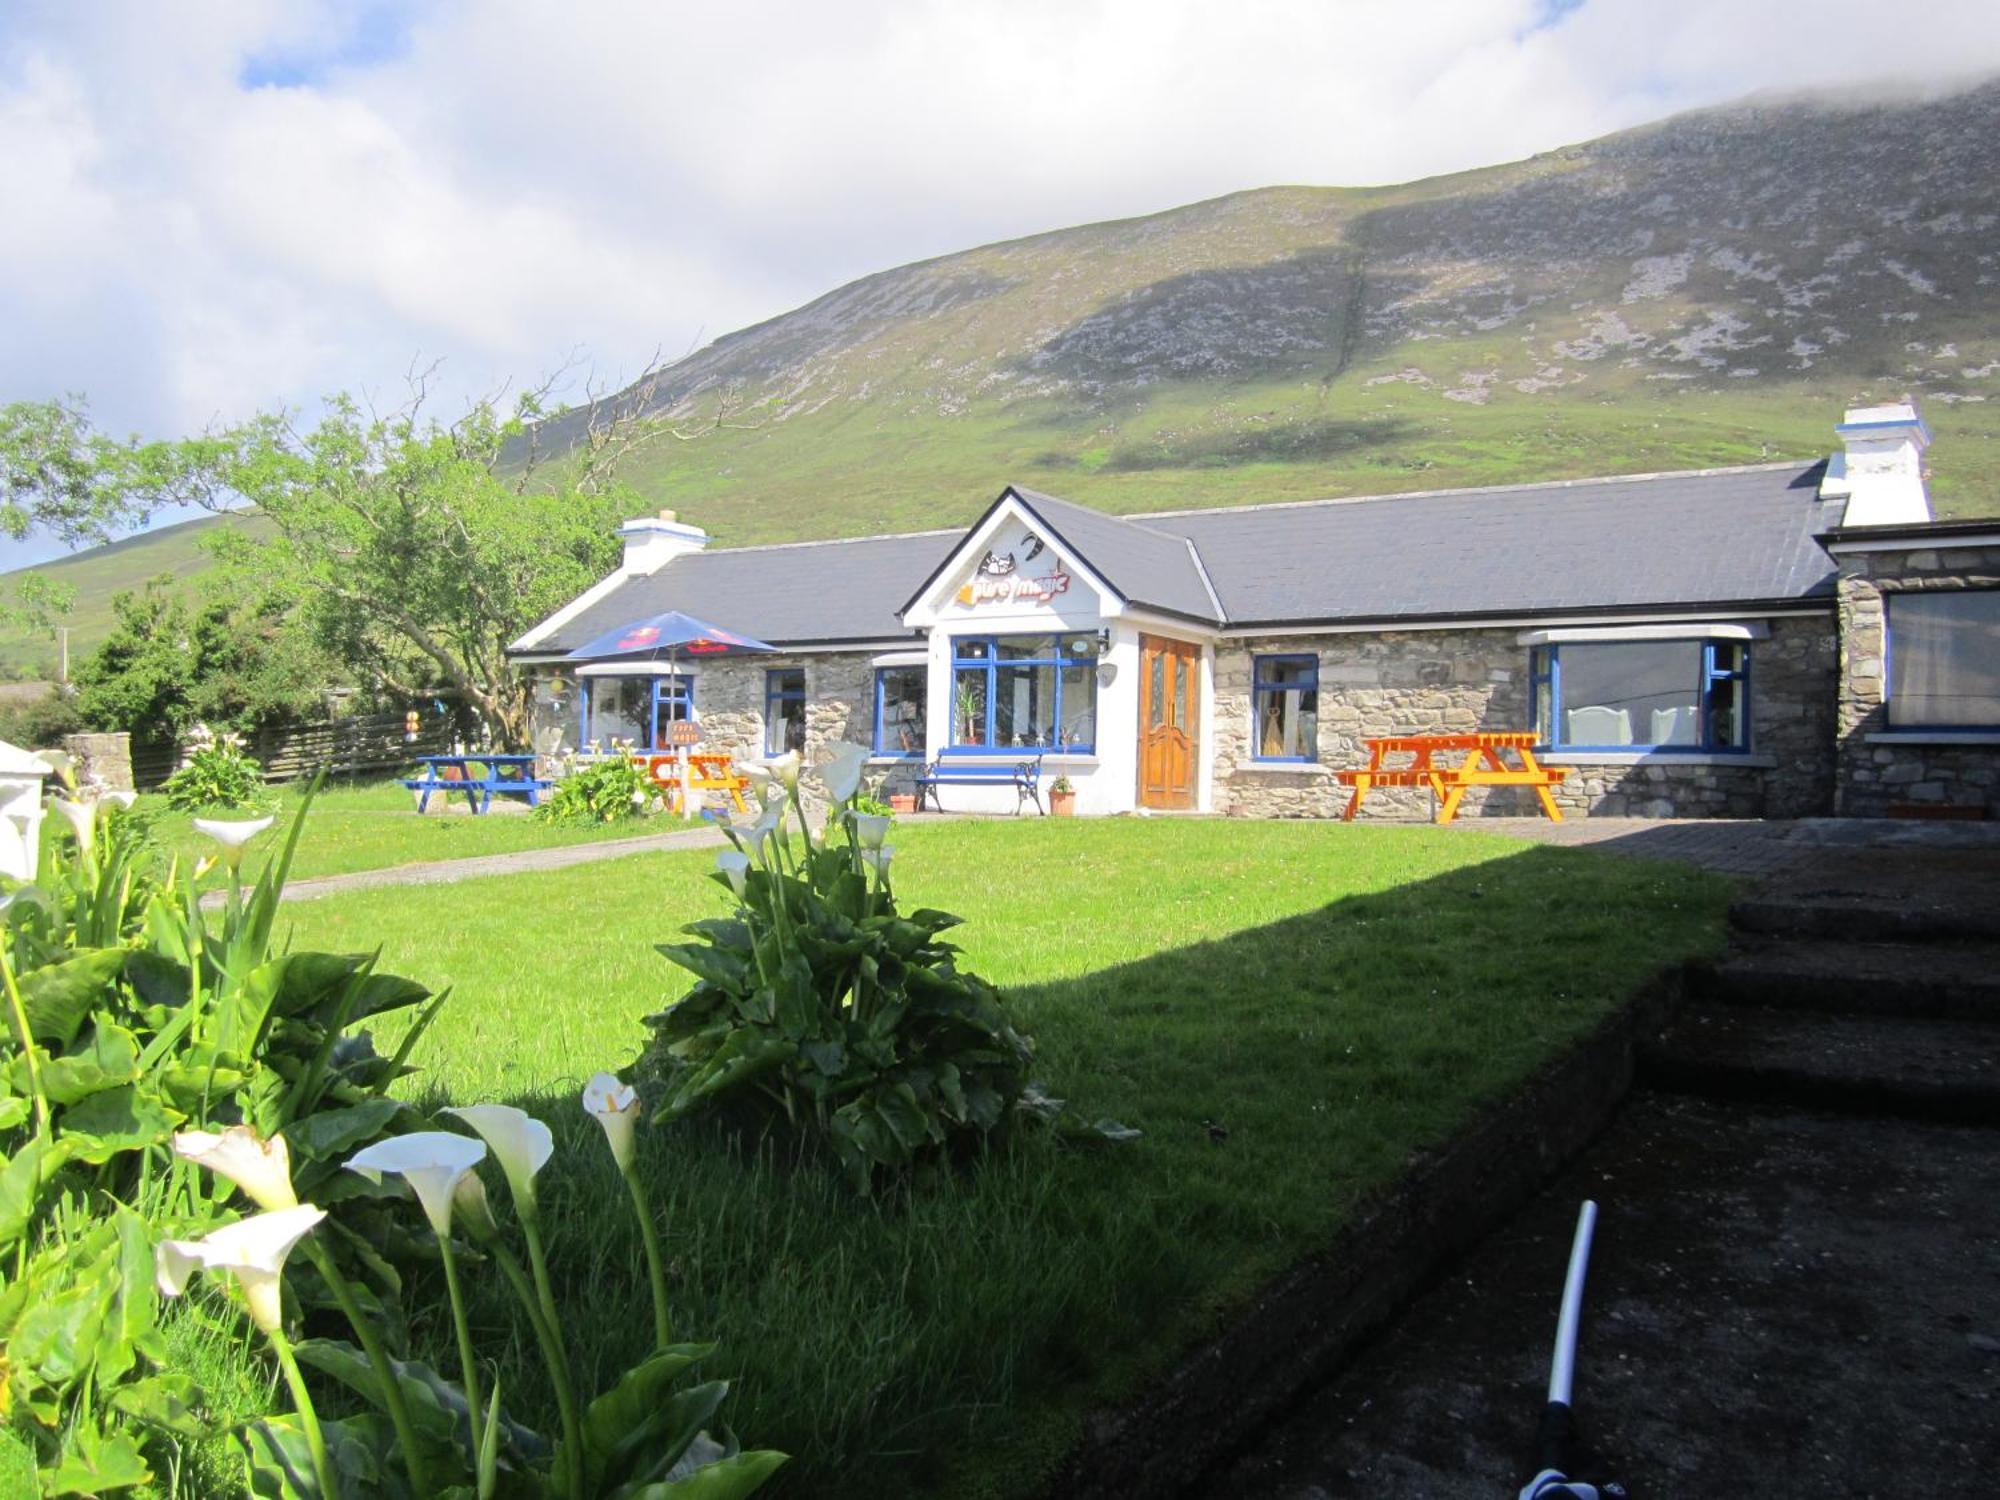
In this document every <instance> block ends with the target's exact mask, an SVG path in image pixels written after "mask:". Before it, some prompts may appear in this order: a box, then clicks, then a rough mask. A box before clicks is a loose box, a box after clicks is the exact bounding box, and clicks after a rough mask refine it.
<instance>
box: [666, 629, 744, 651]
mask: <svg viewBox="0 0 2000 1500" xmlns="http://www.w3.org/2000/svg"><path fill="white" fill-rule="evenodd" d="M653 633H654V634H655V635H657V634H659V632H658V631H655V632H653ZM687 649H688V654H689V655H690V656H713V655H715V653H716V652H718V651H727V650H728V649H729V643H728V642H727V641H711V640H710V639H709V638H708V637H707V636H703V637H702V638H701V639H700V640H698V641H689V642H688V644H687Z"/></svg>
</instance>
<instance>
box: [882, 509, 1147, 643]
mask: <svg viewBox="0 0 2000 1500" xmlns="http://www.w3.org/2000/svg"><path fill="white" fill-rule="evenodd" d="M1120 611H1121V603H1120V601H1119V600H1118V598H1117V596H1116V595H1115V594H1114V593H1112V592H1111V590H1109V589H1108V588H1106V587H1105V586H1104V584H1103V582H1102V580H1100V579H1099V578H1098V577H1097V575H1096V574H1094V573H1093V572H1091V570H1090V568H1089V567H1088V566H1087V565H1086V564H1084V563H1083V562H1081V561H1080V560H1079V559H1077V558H1075V557H1073V556H1070V555H1068V554H1067V553H1066V552H1065V551H1064V550H1063V549H1062V548H1060V547H1058V546H1057V545H1056V544H1055V543H1054V542H1053V541H1051V540H1050V539H1049V538H1048V537H1047V536H1046V535H1045V534H1044V533H1043V531H1042V529H1041V528H1040V526H1039V525H1038V524H1037V523H1036V521H1035V519H1034V517H1033V516H1031V515H1028V514H1027V513H1025V512H1024V511H1022V510H1021V508H1020V507H1019V506H1018V505H1016V504H1015V503H1014V501H1013V500H1012V498H1011V497H1009V498H1008V499H1007V500H1006V501H1004V502H1003V503H1002V504H1001V505H999V506H998V507H996V508H995V510H994V511H993V513H992V514H991V515H989V516H988V517H987V518H986V520H985V521H984V522H983V523H982V524H981V525H980V526H978V527H977V528H975V529H974V530H973V531H972V532H971V533H969V534H968V535H967V537H966V539H965V540H964V541H963V542H961V543H960V544H959V546H958V550H957V551H956V552H954V553H953V554H952V557H951V560H950V562H948V563H947V564H946V565H945V567H944V569H943V571H942V572H940V573H939V574H938V576H937V578H936V579H935V580H934V581H933V582H932V584H931V586H930V587H929V588H928V589H926V590H925V591H924V594H923V596H922V597H921V598H919V599H918V600H917V602H916V603H915V604H914V605H912V606H911V608H910V609H909V611H908V612H907V613H906V614H905V616H904V620H905V622H906V623H907V624H909V625H912V626H915V627H918V628H923V627H926V626H930V625H949V626H952V627H963V626H965V625H970V624H994V625H999V624H1002V623H1004V624H1006V625H1007V626H1009V627H1010V628H1011V627H1026V628H1029V629H1033V628H1037V627H1039V628H1041V629H1044V630H1074V629H1085V628H1088V629H1095V628H1096V627H1097V625H1098V624H1099V623H1100V622H1101V621H1102V620H1104V619H1105V618H1107V617H1109V616H1111V615H1116V614H1118V613H1120Z"/></svg>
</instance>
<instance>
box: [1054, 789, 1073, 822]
mask: <svg viewBox="0 0 2000 1500" xmlns="http://www.w3.org/2000/svg"><path fill="white" fill-rule="evenodd" d="M1049 811H1050V812H1051V813H1053V814H1054V815H1055V816H1056V817H1058V818H1073V817H1075V816H1076V793H1075V792H1050V793H1049Z"/></svg>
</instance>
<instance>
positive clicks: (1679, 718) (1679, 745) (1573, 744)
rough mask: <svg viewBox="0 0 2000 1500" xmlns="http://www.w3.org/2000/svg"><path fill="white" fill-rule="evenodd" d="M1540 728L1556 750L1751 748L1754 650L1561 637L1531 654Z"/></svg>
mask: <svg viewBox="0 0 2000 1500" xmlns="http://www.w3.org/2000/svg"><path fill="white" fill-rule="evenodd" d="M1529 675H1530V679H1531V681H1532V684H1533V687H1534V718H1535V732H1536V733H1537V734H1539V735H1540V736H1541V737H1542V741H1543V743H1544V744H1546V745H1548V746H1550V747H1551V748H1554V749H1559V750H1617V751H1627V750H1629V751H1634V752H1638V751H1662V752H1674V751H1681V752H1696V751H1710V752H1715V751H1724V752H1729V751H1739V750H1747V749H1749V747H1750V702H1749V690H1750V652H1749V646H1748V644H1747V643H1746V642H1743V641H1739V640H1702V639H1694V640H1634V641H1565V642H1563V643H1561V644H1560V645H1549V646H1537V647H1535V648H1534V652H1533V654H1532V656H1531V658H1530V667H1529Z"/></svg>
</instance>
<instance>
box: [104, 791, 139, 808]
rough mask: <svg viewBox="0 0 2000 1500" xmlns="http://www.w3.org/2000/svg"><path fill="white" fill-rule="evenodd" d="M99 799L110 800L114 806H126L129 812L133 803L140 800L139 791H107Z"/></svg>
mask: <svg viewBox="0 0 2000 1500" xmlns="http://www.w3.org/2000/svg"><path fill="white" fill-rule="evenodd" d="M99 800H100V801H104V802H109V803H111V804H112V805H113V806H116V807H121V808H124V809H125V810H126V811H128V812H129V811H130V810H131V807H132V804H133V803H135V802H137V801H138V800H139V794H138V793H137V792H120V791H110V792H106V793H105V794H104V796H103V797H102V798H100V799H99Z"/></svg>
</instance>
